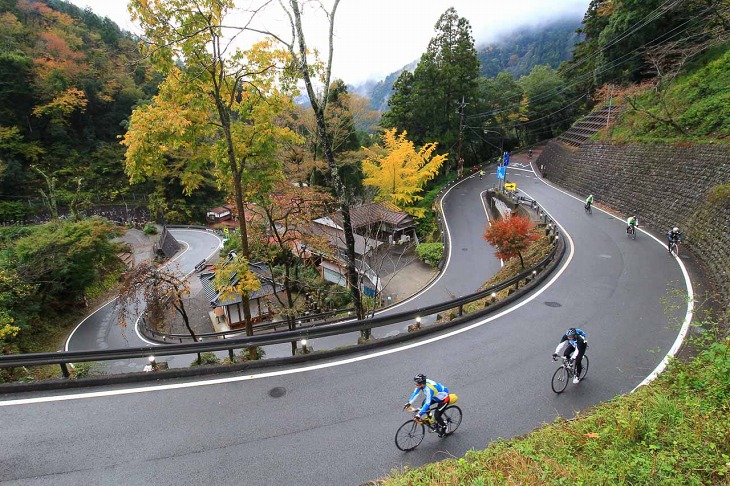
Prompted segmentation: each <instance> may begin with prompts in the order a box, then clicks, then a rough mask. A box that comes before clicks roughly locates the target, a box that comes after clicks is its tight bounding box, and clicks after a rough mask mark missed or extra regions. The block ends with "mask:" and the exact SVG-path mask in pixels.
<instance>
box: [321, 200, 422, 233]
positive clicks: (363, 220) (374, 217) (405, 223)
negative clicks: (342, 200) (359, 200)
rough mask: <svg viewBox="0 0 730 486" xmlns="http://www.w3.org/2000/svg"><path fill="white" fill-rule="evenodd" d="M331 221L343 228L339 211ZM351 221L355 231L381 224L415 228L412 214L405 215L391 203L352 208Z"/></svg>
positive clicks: (375, 203) (377, 203)
mask: <svg viewBox="0 0 730 486" xmlns="http://www.w3.org/2000/svg"><path fill="white" fill-rule="evenodd" d="M331 219H332V220H333V221H335V222H336V223H337V224H338V225H339V226H342V214H341V213H340V212H339V211H338V212H337V213H335V214H333V215H332V216H331ZM350 220H351V221H352V227H353V228H354V229H357V228H360V227H361V226H367V225H369V224H374V223H380V222H384V223H389V224H391V225H393V226H396V227H402V228H408V227H411V226H415V223H414V222H413V218H412V217H411V215H410V214H408V213H404V212H403V211H401V210H399V209H398V207H396V206H395V205H394V204H392V203H389V202H374V203H370V204H362V205H360V206H352V207H351V208H350Z"/></svg>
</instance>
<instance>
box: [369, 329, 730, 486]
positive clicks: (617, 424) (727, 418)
mask: <svg viewBox="0 0 730 486" xmlns="http://www.w3.org/2000/svg"><path fill="white" fill-rule="evenodd" d="M705 326H706V324H705ZM702 348H703V349H705V351H704V352H702V353H701V354H699V355H698V356H697V358H695V359H694V360H692V361H691V362H689V363H682V362H679V361H676V360H675V361H673V362H672V363H671V364H670V366H669V367H668V369H667V371H666V372H665V373H663V374H662V375H661V376H660V377H659V378H658V379H657V380H656V381H655V382H654V383H652V384H650V385H648V386H645V387H643V388H641V389H639V390H637V391H636V392H635V393H632V394H630V395H626V396H620V397H617V398H615V399H614V400H612V401H610V402H606V403H603V404H601V405H598V406H596V407H593V408H592V409H589V410H587V411H585V412H583V414H581V416H579V417H578V418H576V419H574V420H563V419H559V420H557V421H555V422H553V423H552V424H549V425H546V426H544V427H542V428H541V429H538V430H536V431H534V432H532V433H530V434H528V435H526V436H523V437H518V438H515V439H511V440H499V441H496V442H494V443H492V444H490V446H489V447H488V448H487V449H485V450H481V451H470V452H468V453H467V454H466V455H465V456H464V457H462V458H459V459H447V460H445V461H441V462H438V463H433V464H428V465H426V466H423V467H420V468H416V469H405V470H403V471H397V472H394V473H393V474H392V475H391V477H389V478H387V479H385V480H384V481H382V482H380V484H381V485H383V486H385V485H387V486H395V485H421V484H423V485H426V484H427V485H452V484H465V485H487V484H490V485H491V484H647V485H649V484H651V485H654V484H677V485H694V484H696V485H704V484H729V483H730V479H729V478H728V475H729V474H730V426H729V425H730V339H729V338H724V339H722V340H720V341H716V342H711V343H710V344H707V343H706V344H705V345H703V346H702Z"/></svg>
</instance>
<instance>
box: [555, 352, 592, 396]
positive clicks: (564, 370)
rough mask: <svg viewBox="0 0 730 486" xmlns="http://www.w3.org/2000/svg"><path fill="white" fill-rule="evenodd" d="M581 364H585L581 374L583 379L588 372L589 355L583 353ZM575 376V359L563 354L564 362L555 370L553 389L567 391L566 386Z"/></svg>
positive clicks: (556, 391)
mask: <svg viewBox="0 0 730 486" xmlns="http://www.w3.org/2000/svg"><path fill="white" fill-rule="evenodd" d="M581 365H583V370H582V372H581V374H580V379H581V381H583V380H584V379H585V377H586V375H587V374H588V356H586V355H585V354H584V355H583V358H582V359H581ZM574 376H575V362H574V360H572V359H570V358H567V357H565V356H563V364H561V365H560V368H558V369H557V370H555V373H553V380H552V382H551V385H552V387H553V391H554V392H555V393H563V392H564V391H565V388H566V387H567V386H568V382H569V381H570V380H571V379H572V378H573V377H574Z"/></svg>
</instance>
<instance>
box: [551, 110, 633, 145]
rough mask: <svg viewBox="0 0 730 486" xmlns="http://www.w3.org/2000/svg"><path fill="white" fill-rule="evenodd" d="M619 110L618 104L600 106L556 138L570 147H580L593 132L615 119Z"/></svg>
mask: <svg viewBox="0 0 730 486" xmlns="http://www.w3.org/2000/svg"><path fill="white" fill-rule="evenodd" d="M619 111H621V107H619V106H602V107H601V108H599V109H597V110H594V111H592V112H591V113H590V114H588V116H586V117H585V118H583V119H581V120H579V121H577V122H576V123H575V124H573V126H572V127H570V128H569V129H568V130H567V131H566V132H564V133H563V134H562V135H560V136H559V137H558V138H557V139H558V140H559V141H561V142H563V143H565V144H567V145H570V146H572V147H580V146H581V145H583V143H584V142H585V141H586V140H588V139H589V138H591V136H593V134H594V133H596V132H597V131H599V130H601V129H602V128H605V127H606V126H608V124H609V123H611V122H612V121H613V120H615V117H616V116H617V115H618V113H619Z"/></svg>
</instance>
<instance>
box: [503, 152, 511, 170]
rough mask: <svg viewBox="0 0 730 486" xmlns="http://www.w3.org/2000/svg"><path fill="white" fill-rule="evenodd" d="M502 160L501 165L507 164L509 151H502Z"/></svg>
mask: <svg viewBox="0 0 730 486" xmlns="http://www.w3.org/2000/svg"><path fill="white" fill-rule="evenodd" d="M502 161H503V164H502V165H504V166H505V167H506V166H508V165H509V152H505V153H504V155H503V156H502Z"/></svg>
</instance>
